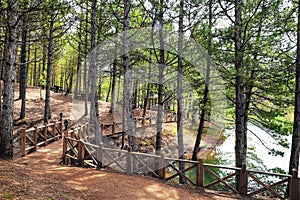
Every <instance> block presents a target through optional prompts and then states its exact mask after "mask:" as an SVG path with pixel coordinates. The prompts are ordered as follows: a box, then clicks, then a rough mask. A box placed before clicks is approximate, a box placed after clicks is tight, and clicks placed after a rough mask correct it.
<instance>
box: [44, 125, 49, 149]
mask: <svg viewBox="0 0 300 200" xmlns="http://www.w3.org/2000/svg"><path fill="white" fill-rule="evenodd" d="M44 125H45V127H44V130H43V136H44V140H45V146H47V144H48V142H47V131H48V127H47V124H44Z"/></svg>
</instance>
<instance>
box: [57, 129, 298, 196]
mask: <svg viewBox="0 0 300 200" xmlns="http://www.w3.org/2000/svg"><path fill="white" fill-rule="evenodd" d="M82 130H84V127H79V128H77V129H73V130H69V131H65V132H64V138H63V155H62V158H63V163H65V164H73V165H79V166H91V167H98V168H113V169H116V170H119V171H123V172H128V173H143V174H147V175H151V176H154V177H157V178H160V179H164V180H166V181H172V180H173V181H176V182H178V181H179V180H184V182H185V183H186V184H190V185H192V186H197V187H202V188H211V189H220V188H221V189H222V190H225V191H231V192H233V193H236V194H241V195H245V196H251V197H254V196H256V195H259V194H260V195H268V196H272V197H274V198H278V199H285V197H284V192H285V190H286V187H287V184H288V183H290V184H289V186H290V188H289V191H290V199H291V200H299V179H298V177H297V174H298V173H297V171H296V170H295V171H294V173H293V174H292V175H287V174H279V173H269V172H262V171H256V170H251V169H247V166H246V165H245V164H244V165H243V166H242V167H241V168H237V167H228V166H221V165H212V164H207V163H203V161H202V160H199V161H198V162H196V161H191V160H184V159H174V158H166V157H164V155H160V156H159V155H150V154H144V153H138V152H129V151H125V150H119V149H111V148H107V147H104V146H103V145H94V144H90V143H88V142H86V141H84V140H83V139H82V138H84V137H83V136H82V135H83V133H84V131H82ZM85 130H86V129H85ZM80 138H81V139H80ZM180 165H181V166H183V168H180V167H179V166H180ZM237 179H239V181H237ZM237 182H239V183H240V185H239V186H237V185H236V184H237Z"/></svg>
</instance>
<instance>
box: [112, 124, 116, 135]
mask: <svg viewBox="0 0 300 200" xmlns="http://www.w3.org/2000/svg"><path fill="white" fill-rule="evenodd" d="M115 132H116V122H115V121H114V122H113V124H112V134H115Z"/></svg>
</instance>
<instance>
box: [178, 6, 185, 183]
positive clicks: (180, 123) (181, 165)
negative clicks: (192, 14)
mask: <svg viewBox="0 0 300 200" xmlns="http://www.w3.org/2000/svg"><path fill="white" fill-rule="evenodd" d="M183 6H184V2H183V0H180V8H179V9H180V12H179V30H178V67H177V70H178V73H177V98H178V99H177V140H178V157H179V158H180V159H183V158H184V145H183V118H182V112H183V107H182V99H183V97H182V92H183V90H182V66H183V64H182V37H183ZM183 169H184V163H179V170H180V171H182V170H183ZM179 183H181V184H184V183H185V180H184V178H183V177H182V176H179Z"/></svg>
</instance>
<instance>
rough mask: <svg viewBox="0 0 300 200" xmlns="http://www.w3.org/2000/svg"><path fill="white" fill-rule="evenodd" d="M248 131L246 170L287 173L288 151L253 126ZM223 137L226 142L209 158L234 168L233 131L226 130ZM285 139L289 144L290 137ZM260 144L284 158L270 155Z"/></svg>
mask: <svg viewBox="0 0 300 200" xmlns="http://www.w3.org/2000/svg"><path fill="white" fill-rule="evenodd" d="M248 129H249V130H250V131H248V157H247V165H248V168H256V169H260V170H264V171H272V169H277V170H276V171H280V169H281V170H283V171H284V172H287V171H288V168H289V157H290V149H288V148H284V147H282V146H280V145H278V144H277V141H276V140H275V139H273V138H272V137H271V136H270V135H268V134H267V133H266V132H265V131H264V130H262V129H261V128H259V127H257V126H255V125H252V124H250V125H248ZM252 132H253V133H255V134H256V135H257V136H259V138H260V139H258V138H257V137H255V135H254V134H253V133H252ZM225 136H226V137H227V138H226V140H225V141H224V143H223V144H221V145H220V146H217V148H216V151H215V155H211V157H214V159H213V162H219V163H218V164H222V165H229V166H234V165H235V161H234V160H235V156H234V155H235V153H234V146H235V135H234V129H227V130H226V131H225ZM287 139H288V141H289V143H290V142H291V137H287ZM262 142H263V143H265V145H266V146H267V147H268V148H270V149H276V150H279V151H282V152H284V156H283V157H282V156H274V155H271V154H270V151H269V150H268V149H267V148H266V147H265V146H264V145H263V144H262ZM215 160H220V161H215ZM211 161H212V160H209V159H208V160H206V161H205V162H208V163H210V162H211Z"/></svg>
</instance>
